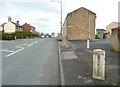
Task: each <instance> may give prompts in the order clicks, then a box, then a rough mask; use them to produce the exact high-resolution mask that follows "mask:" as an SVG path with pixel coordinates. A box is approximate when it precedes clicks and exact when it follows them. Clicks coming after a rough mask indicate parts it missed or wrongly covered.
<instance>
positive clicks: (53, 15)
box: [0, 0, 119, 33]
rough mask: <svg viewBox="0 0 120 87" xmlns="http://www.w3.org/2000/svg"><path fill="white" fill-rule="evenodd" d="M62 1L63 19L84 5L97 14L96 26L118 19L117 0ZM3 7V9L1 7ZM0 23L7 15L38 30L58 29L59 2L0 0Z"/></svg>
mask: <svg viewBox="0 0 120 87" xmlns="http://www.w3.org/2000/svg"><path fill="white" fill-rule="evenodd" d="M1 1H2V0H1ZM12 1H14V2H12ZM61 1H62V2H63V21H62V22H64V20H65V18H66V16H67V14H68V13H70V12H72V11H73V10H76V9H78V8H80V7H85V8H87V9H89V10H91V11H93V12H95V13H96V14H97V18H96V28H105V27H106V26H107V24H109V23H111V22H112V21H118V1H119V0H109V1H107V0H61ZM3 8H4V9H3ZM0 11H1V13H2V14H0V24H1V23H4V22H6V21H7V18H8V16H11V17H12V20H13V21H14V22H15V21H17V20H19V21H20V24H24V23H25V22H27V23H30V24H31V25H33V26H35V27H36V29H37V30H38V31H40V32H46V33H47V32H53V31H54V32H56V33H57V32H59V31H60V3H58V2H50V0H9V1H7V0H3V1H2V2H0Z"/></svg>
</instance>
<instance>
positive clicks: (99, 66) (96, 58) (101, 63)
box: [93, 49, 105, 80]
mask: <svg viewBox="0 0 120 87" xmlns="http://www.w3.org/2000/svg"><path fill="white" fill-rule="evenodd" d="M93 78H95V79H99V80H105V51H104V50H101V49H95V50H94V52H93Z"/></svg>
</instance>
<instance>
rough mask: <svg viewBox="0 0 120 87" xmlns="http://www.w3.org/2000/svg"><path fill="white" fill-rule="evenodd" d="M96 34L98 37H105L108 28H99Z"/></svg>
mask: <svg viewBox="0 0 120 87" xmlns="http://www.w3.org/2000/svg"><path fill="white" fill-rule="evenodd" d="M96 35H98V38H100V39H104V38H105V37H106V30H105V29H97V30H96Z"/></svg>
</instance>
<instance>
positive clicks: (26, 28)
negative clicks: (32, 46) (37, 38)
mask: <svg viewBox="0 0 120 87" xmlns="http://www.w3.org/2000/svg"><path fill="white" fill-rule="evenodd" d="M22 27H23V31H25V32H31V33H32V34H33V35H35V34H36V33H37V31H36V29H35V27H33V26H31V25H30V24H27V23H25V24H23V25H22Z"/></svg>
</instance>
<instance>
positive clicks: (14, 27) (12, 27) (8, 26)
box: [1, 17, 23, 33]
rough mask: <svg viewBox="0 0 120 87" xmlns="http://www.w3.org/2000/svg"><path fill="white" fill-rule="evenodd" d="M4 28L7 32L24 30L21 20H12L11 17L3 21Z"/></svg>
mask: <svg viewBox="0 0 120 87" xmlns="http://www.w3.org/2000/svg"><path fill="white" fill-rule="evenodd" d="M1 26H2V28H3V30H4V32H5V33H14V32H15V31H23V27H22V26H21V25H20V24H19V21H17V22H16V23H15V22H12V19H11V17H8V22H6V23H3V24H2V25H1Z"/></svg>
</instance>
